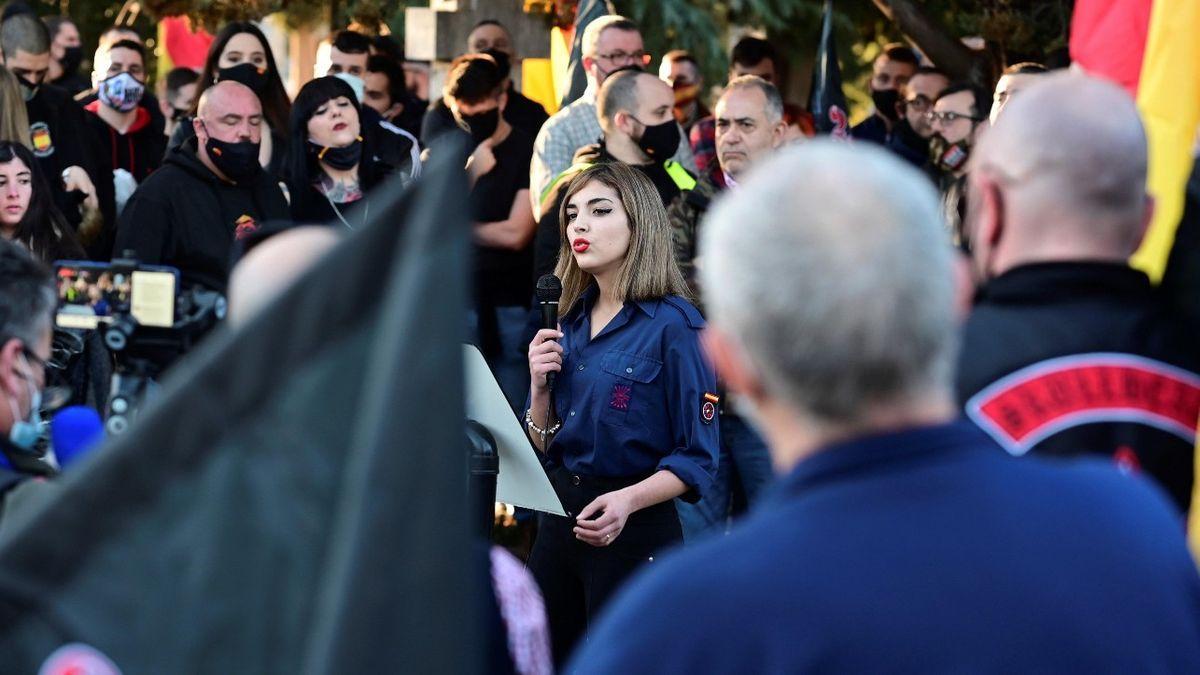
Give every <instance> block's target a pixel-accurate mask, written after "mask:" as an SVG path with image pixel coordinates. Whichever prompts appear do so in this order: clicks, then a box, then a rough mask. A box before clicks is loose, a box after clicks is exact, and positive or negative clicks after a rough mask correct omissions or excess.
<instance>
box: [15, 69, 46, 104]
mask: <svg viewBox="0 0 1200 675" xmlns="http://www.w3.org/2000/svg"><path fill="white" fill-rule="evenodd" d="M13 77H16V78H17V84H20V85H21V98H23V99H25V101H26V102H28V101H32V100H33V97H34V96H37V93H38V88H39V87H41V85H40V84H34V83H32V82H30V81H29V80H27V79H25V78H24V77H21V76H20V75H17V74H16V73H13Z"/></svg>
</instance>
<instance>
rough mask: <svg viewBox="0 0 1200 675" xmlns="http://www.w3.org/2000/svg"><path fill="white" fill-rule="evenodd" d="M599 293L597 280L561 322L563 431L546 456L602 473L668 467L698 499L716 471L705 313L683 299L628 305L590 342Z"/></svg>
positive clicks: (713, 381)
mask: <svg viewBox="0 0 1200 675" xmlns="http://www.w3.org/2000/svg"><path fill="white" fill-rule="evenodd" d="M596 295H597V291H596V287H595V286H594V285H593V286H592V287H591V288H589V289H588V290H587V292H585V293H584V295H583V297H582V298H581V299H580V301H579V302H578V303H576V306H575V307H574V308H573V310H572V311H571V312H570V313H569V314H567V315H566V316H564V317H563V319H562V322H561V324H562V332H563V338H562V340H561V341H560V344H561V345H562V347H563V369H562V372H561V373H560V374H559V376H558V382H557V384H556V386H555V389H554V405H555V410H556V411H557V412H558V416H559V418H560V419H561V420H562V428H561V429H560V430H559V432H558V434H557V435H556V436H555V437H554V440H553V442H552V443H551V444H550V447H549V449H548V451H547V459H548V460H549V462H550V464H551V465H557V466H562V467H564V468H566V469H567V470H568V471H570V472H572V473H578V474H582V475H586V476H597V477H604V478H623V477H634V476H639V475H649V474H651V473H654V472H655V471H659V470H663V469H665V470H668V471H670V472H671V473H673V474H675V475H676V476H678V477H679V480H681V481H683V482H684V483H685V484H686V485H687V486H688V488H690V490H689V492H688V494H687V495H685V496H684V497H685V499H687V498H691V499H695V498H697V497H698V496H700V495H702V494H704V492H705V491H707V490H708V487H709V485H710V484H711V483H712V481H713V476H714V475H715V474H716V470H717V447H718V435H717V418H716V415H715V414H714V415H709V414H706V406H705V403H706V402H708V401H707V399H706V398H705V395H706V394H712V393H713V392H716V390H717V389H716V387H717V378H716V375H715V374H714V373H713V371H712V368H710V367H709V365H708V363H707V362H706V361H705V360H704V356H703V355H702V354H701V351H700V329H701V328H702V327H703V326H704V319H703V318H702V317H701V316H700V312H699V311H697V310H696V308H695V307H693V306H692V305H691V304H690V303H688V302H687V301H686V300H684V299H683V298H680V297H677V296H668V297H666V298H663V299H662V300H646V301H641V302H626V303H625V306H624V307H622V308H621V311H620V312H618V313H617V315H616V317H614V318H613V320H612V321H611V322H609V324H608V325H607V326H605V327H604V329H603V330H602V331H601V332H600V333H599V334H597V335H596V337H595V339H589V337H590V335H591V330H592V327H591V310H592V307H593V305H594V304H595V301H596ZM713 409H715V408H713ZM713 409H709V410H708V411H707V412H712V410H713Z"/></svg>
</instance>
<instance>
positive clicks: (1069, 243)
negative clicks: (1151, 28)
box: [969, 72, 1150, 273]
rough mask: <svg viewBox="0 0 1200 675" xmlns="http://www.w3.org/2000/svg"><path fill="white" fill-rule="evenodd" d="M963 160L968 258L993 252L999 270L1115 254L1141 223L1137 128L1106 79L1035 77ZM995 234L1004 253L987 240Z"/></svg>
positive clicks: (1142, 182) (1122, 96) (1125, 101)
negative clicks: (967, 165)
mask: <svg viewBox="0 0 1200 675" xmlns="http://www.w3.org/2000/svg"><path fill="white" fill-rule="evenodd" d="M972 162H973V164H972V169H971V183H972V186H971V190H970V191H969V192H970V193H971V194H970V197H971V213H970V221H969V222H970V223H971V227H972V230H979V232H973V233H972V239H973V243H974V244H975V245H976V247H977V248H980V247H981V248H982V249H983V250H982V251H977V255H976V258H977V260H978V258H979V254H980V253H982V254H984V256H985V257H987V256H989V255H992V254H995V255H996V256H999V257H1000V258H1004V259H1006V260H1008V262H1009V264H1004V263H1003V262H1001V264H999V265H998V266H999V267H1002V268H1006V267H1011V266H1012V265H1013V264H1019V263H1020V262H1022V261H1026V260H1030V259H1040V260H1050V259H1058V260H1065V259H1076V260H1078V259H1092V260H1100V259H1111V260H1118V259H1124V258H1125V257H1127V256H1128V255H1129V254H1130V253H1132V252H1133V250H1134V249H1135V248H1136V247H1137V245H1138V243H1139V242H1140V241H1141V237H1142V235H1143V234H1144V231H1145V227H1146V224H1147V223H1148V221H1149V214H1150V208H1149V200H1148V198H1147V195H1146V162H1147V160H1146V133H1145V130H1144V129H1143V127H1142V122H1141V118H1140V117H1139V116H1138V111H1137V107H1136V106H1135V105H1134V102H1133V100H1132V99H1131V98H1130V97H1129V95H1128V94H1126V93H1125V91H1124V90H1123V89H1121V88H1120V87H1118V86H1116V85H1115V84H1112V83H1110V82H1107V81H1104V80H1100V79H1096V78H1093V77H1089V76H1086V75H1081V74H1078V73H1066V72H1064V73H1056V74H1052V75H1043V76H1040V77H1039V81H1038V82H1036V83H1035V84H1033V85H1032V86H1030V87H1029V89H1028V90H1026V91H1024V92H1022V95H1021V96H1020V97H1018V98H1016V99H1014V100H1013V101H1012V102H1011V103H1010V104H1009V105H1008V106H1007V107H1006V108H1005V110H1004V115H1003V116H1001V117H1000V119H999V120H998V121H997V122H996V125H995V126H994V127H992V128H991V129H990V130H989V131H988V133H986V134H984V136H983V138H982V139H981V140H980V142H979V145H978V147H977V148H976V151H975V153H974V154H973V157H972ZM1000 230H1003V231H1000ZM1001 238H1003V239H1006V240H1007V244H1008V246H1006V247H1004V248H1005V249H1006V250H1004V251H1001V250H1000V249H1001V247H999V246H995V245H996V243H997V242H996V241H993V240H999V239H1001ZM992 247H995V250H994V251H992V250H991V249H992ZM984 271H989V272H992V273H999V272H1002V271H1003V269H997V270H984Z"/></svg>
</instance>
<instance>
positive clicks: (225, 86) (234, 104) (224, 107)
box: [196, 80, 262, 119]
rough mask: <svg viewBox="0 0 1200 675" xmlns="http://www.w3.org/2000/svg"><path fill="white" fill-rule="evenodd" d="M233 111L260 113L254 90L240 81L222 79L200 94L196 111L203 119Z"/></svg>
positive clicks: (260, 104)
mask: <svg viewBox="0 0 1200 675" xmlns="http://www.w3.org/2000/svg"><path fill="white" fill-rule="evenodd" d="M229 111H233V112H236V113H238V114H241V115H247V116H248V115H251V114H253V113H255V112H257V113H259V114H261V113H262V103H260V102H259V100H258V96H256V95H255V94H254V90H252V89H251V88H250V87H247V86H246V85H244V84H242V83H241V82H234V81H233V80H222V81H220V82H218V83H216V84H214V85H213V86H211V87H209V88H208V89H205V90H204V93H203V94H201V95H200V104H199V105H198V106H197V107H196V113H197V114H198V115H199V116H200V117H202V118H205V119H211V118H216V117H220V116H221V115H224V114H225V113H226V112H229Z"/></svg>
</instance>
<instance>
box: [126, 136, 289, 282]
mask: <svg viewBox="0 0 1200 675" xmlns="http://www.w3.org/2000/svg"><path fill="white" fill-rule="evenodd" d="M196 151H197V146H196V139H195V138H191V139H188V140H187V141H185V142H184V143H183V144H182V145H181V146H179V147H178V148H175V149H174V150H171V151H170V152H168V153H167V158H166V160H165V161H164V162H163V165H162V167H160V168H159V169H158V170H157V171H155V172H154V173H153V174H151V175H150V176H149V177H148V178H147V179H146V181H145V182H144V183H142V185H141V186H140V187H139V188H138V190H137V192H134V193H133V196H132V197H130V199H129V203H128V204H127V205H126V206H125V210H124V211H123V212H122V213H121V219H120V221H119V223H118V225H117V240H116V245H115V246H114V247H113V255H114V256H119V255H121V254H122V253H123V252H124V251H126V250H132V251H134V253H135V255H136V256H137V259H138V260H139V261H140V262H142V263H145V264H156V265H170V266H172V267H177V268H178V269H179V271H180V272H181V273H182V277H183V285H184V286H185V287H188V286H191V285H195V284H199V285H201V286H204V287H206V288H209V289H212V290H216V291H220V292H222V293H223V292H225V286H226V283H227V282H228V278H229V267H230V257H231V254H232V249H233V244H234V242H235V241H236V240H237V239H240V238H243V237H245V236H246V235H248V234H250V233H252V232H254V231H255V230H257V229H258V228H259V227H260V226H262V224H263V223H266V222H267V221H279V220H287V219H288V205H287V201H286V200H285V199H284V196H283V192H282V191H281V190H280V189H279V185H278V183H276V181H275V179H274V178H273V177H271V175H270V174H268V173H266V172H259V174H258V176H257V177H256V178H255V179H254V180H253V181H252V182H251V184H249V185H237V184H234V183H229V182H226V181H224V180H222V179H220V178H218V177H217V176H216V174H214V173H213V172H212V171H210V170H209V169H208V167H206V166H205V165H204V164H203V163H202V162H201V161H200V159H199V157H198V156H197V155H196Z"/></svg>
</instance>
